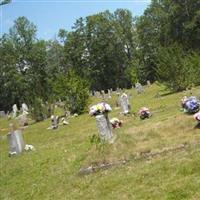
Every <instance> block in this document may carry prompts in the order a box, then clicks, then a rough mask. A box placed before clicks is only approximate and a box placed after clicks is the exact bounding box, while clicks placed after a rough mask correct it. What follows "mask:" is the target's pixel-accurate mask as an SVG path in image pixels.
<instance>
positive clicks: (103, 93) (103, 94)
mask: <svg viewBox="0 0 200 200" xmlns="http://www.w3.org/2000/svg"><path fill="white" fill-rule="evenodd" d="M101 96H102V98H103V99H105V92H104V90H101Z"/></svg>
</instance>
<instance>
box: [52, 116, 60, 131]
mask: <svg viewBox="0 0 200 200" xmlns="http://www.w3.org/2000/svg"><path fill="white" fill-rule="evenodd" d="M58 119H59V118H58V116H55V115H52V116H51V127H52V129H57V128H58V124H59V121H58Z"/></svg>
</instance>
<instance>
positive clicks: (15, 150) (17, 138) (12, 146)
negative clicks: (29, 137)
mask: <svg viewBox="0 0 200 200" xmlns="http://www.w3.org/2000/svg"><path fill="white" fill-rule="evenodd" d="M7 140H8V145H9V155H13V154H20V153H21V152H22V151H23V149H24V147H25V144H24V140H23V136H22V132H21V131H20V130H16V131H11V132H9V133H8V134H7Z"/></svg>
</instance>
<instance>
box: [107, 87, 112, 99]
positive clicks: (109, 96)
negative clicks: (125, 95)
mask: <svg viewBox="0 0 200 200" xmlns="http://www.w3.org/2000/svg"><path fill="white" fill-rule="evenodd" d="M108 98H109V99H111V98H112V97H111V91H110V90H109V89H108Z"/></svg>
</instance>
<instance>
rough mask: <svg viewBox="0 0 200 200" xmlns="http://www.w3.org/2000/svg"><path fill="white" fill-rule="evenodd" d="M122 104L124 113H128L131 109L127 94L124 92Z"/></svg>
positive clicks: (121, 98) (121, 99)
mask: <svg viewBox="0 0 200 200" xmlns="http://www.w3.org/2000/svg"><path fill="white" fill-rule="evenodd" d="M120 104H121V108H122V113H123V114H128V113H129V112H130V111H129V100H128V96H127V94H125V93H123V94H122V95H121V97H120Z"/></svg>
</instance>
